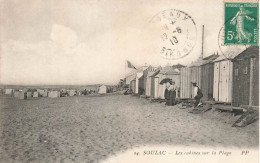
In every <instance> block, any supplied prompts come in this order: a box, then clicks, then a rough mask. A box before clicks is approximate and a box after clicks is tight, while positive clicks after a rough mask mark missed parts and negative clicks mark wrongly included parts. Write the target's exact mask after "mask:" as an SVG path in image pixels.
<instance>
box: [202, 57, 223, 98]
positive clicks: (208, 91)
mask: <svg viewBox="0 0 260 163" xmlns="http://www.w3.org/2000/svg"><path fill="white" fill-rule="evenodd" d="M218 57H219V55H217V54H212V55H210V56H208V57H206V58H203V60H204V61H203V63H202V65H201V91H202V93H203V97H202V100H205V101H208V100H213V83H214V60H215V59H217V58H218Z"/></svg>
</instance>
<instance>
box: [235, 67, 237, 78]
mask: <svg viewBox="0 0 260 163" xmlns="http://www.w3.org/2000/svg"><path fill="white" fill-rule="evenodd" d="M235 76H238V68H236V69H235Z"/></svg>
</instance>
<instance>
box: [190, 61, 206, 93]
mask: <svg viewBox="0 0 260 163" xmlns="http://www.w3.org/2000/svg"><path fill="white" fill-rule="evenodd" d="M202 63H203V59H202V57H199V58H198V59H197V60H196V61H195V62H193V63H192V64H191V65H190V66H189V67H190V77H191V83H197V86H198V87H200V88H201V64H202ZM191 83H190V85H191V89H192V90H191V98H194V97H195V94H194V91H193V86H192V84H191Z"/></svg>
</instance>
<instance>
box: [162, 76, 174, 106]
mask: <svg viewBox="0 0 260 163" xmlns="http://www.w3.org/2000/svg"><path fill="white" fill-rule="evenodd" d="M164 97H165V99H166V105H168V106H172V105H175V98H176V87H175V83H174V82H172V81H170V82H167V83H166V89H165V92H164Z"/></svg>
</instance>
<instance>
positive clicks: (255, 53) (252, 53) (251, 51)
mask: <svg viewBox="0 0 260 163" xmlns="http://www.w3.org/2000/svg"><path fill="white" fill-rule="evenodd" d="M253 57H259V47H258V46H251V47H249V48H247V49H246V50H244V51H243V52H242V53H240V54H239V55H237V56H236V57H234V59H233V60H237V59H245V58H253Z"/></svg>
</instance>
